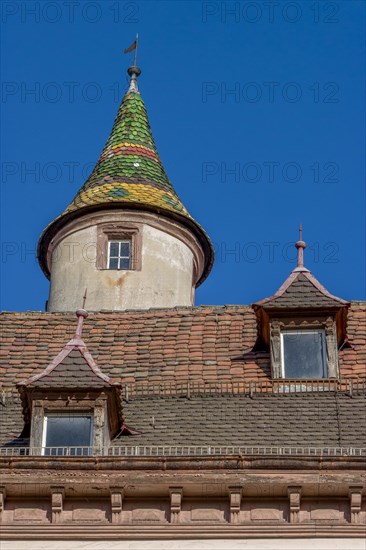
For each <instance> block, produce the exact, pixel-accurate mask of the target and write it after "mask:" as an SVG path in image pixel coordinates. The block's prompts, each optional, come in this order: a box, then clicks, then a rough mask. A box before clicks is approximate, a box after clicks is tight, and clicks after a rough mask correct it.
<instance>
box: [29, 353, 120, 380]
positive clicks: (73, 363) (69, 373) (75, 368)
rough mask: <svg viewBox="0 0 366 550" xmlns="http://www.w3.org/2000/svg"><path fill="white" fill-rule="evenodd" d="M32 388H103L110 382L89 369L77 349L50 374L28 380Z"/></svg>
mask: <svg viewBox="0 0 366 550" xmlns="http://www.w3.org/2000/svg"><path fill="white" fill-rule="evenodd" d="M28 385H31V386H32V388H44V389H49V388H51V389H55V388H96V389H97V388H104V387H109V386H110V385H111V384H110V383H109V382H107V381H106V380H104V379H103V378H101V377H100V376H98V375H97V374H96V373H95V372H94V371H92V370H91V368H90V367H89V365H88V363H87V362H86V360H85V357H84V356H83V355H82V353H81V352H80V351H79V350H72V351H71V352H70V353H69V355H67V356H66V357H65V358H64V359H63V360H62V361H61V363H59V364H58V365H57V367H56V368H55V369H54V370H53V371H52V372H51V373H50V374H48V375H47V374H43V375H42V376H41V377H40V378H36V379H35V380H34V381H30V383H29V384H28Z"/></svg>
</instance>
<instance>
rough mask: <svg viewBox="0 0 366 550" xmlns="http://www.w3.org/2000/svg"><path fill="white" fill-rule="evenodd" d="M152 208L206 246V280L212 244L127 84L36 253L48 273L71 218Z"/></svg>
mask: <svg viewBox="0 0 366 550" xmlns="http://www.w3.org/2000/svg"><path fill="white" fill-rule="evenodd" d="M112 207H114V208H115V207H118V208H134V209H138V210H152V211H155V212H157V213H159V214H165V215H167V216H168V217H173V218H174V219H177V220H178V221H180V222H182V223H183V224H184V225H187V226H188V227H189V228H190V229H191V230H192V231H193V233H194V234H195V235H196V237H197V238H198V240H199V241H200V242H201V245H202V247H203V250H204V252H205V259H206V265H205V270H204V274H203V276H202V277H201V280H200V282H202V281H203V280H204V279H205V278H206V277H207V275H208V273H209V271H210V270H211V266H212V263H213V248H212V245H211V242H210V239H209V237H208V236H207V235H206V233H205V232H204V230H203V229H202V227H201V226H200V225H199V224H198V223H197V222H196V221H195V220H194V219H193V218H192V217H191V216H190V214H189V213H188V211H187V210H186V208H185V207H184V206H183V204H182V202H181V200H180V198H179V197H178V195H177V193H176V191H175V190H174V188H173V185H172V183H171V182H170V180H169V178H168V176H167V175H166V172H165V170H164V167H163V164H162V162H161V160H160V157H159V154H158V152H157V149H156V145H155V142H154V138H153V135H152V131H151V128H150V123H149V120H148V116H147V112H146V107H145V104H144V101H143V99H142V98H141V96H140V93H139V92H138V91H136V90H134V89H132V90H131V89H129V90H128V91H127V93H126V94H125V96H124V98H123V100H122V103H121V106H120V108H119V110H118V113H117V116H116V119H115V121H114V125H113V128H112V131H111V134H110V136H109V138H108V140H107V143H106V145H105V147H104V149H103V152H102V154H101V156H100V158H99V160H98V162H97V164H96V166H95V168H94V170H93V172H92V173H91V175H90V176H89V177H88V179H87V180H86V182H85V183H84V185H83V186H82V188H81V189H80V191H79V192H78V193H77V194H76V196H75V198H74V199H73V201H72V202H71V204H70V205H69V206H68V207H67V208H66V210H65V211H64V212H63V214H62V215H61V216H59V217H58V218H56V219H55V220H54V221H53V222H52V223H51V224H50V225H49V226H48V227H47V228H46V229H45V231H44V232H43V234H42V236H41V238H40V241H39V245H38V257H39V260H40V264H41V267H42V269H43V271H44V272H45V274H46V275H47V276H49V271H48V267H47V262H46V254H47V247H48V243H49V242H50V240H51V238H52V236H53V235H54V233H55V232H56V231H57V230H58V229H59V228H60V227H61V226H62V225H64V224H65V223H66V222H67V221H68V220H70V219H72V218H75V217H76V216H79V215H82V214H83V213H84V212H86V211H90V210H96V209H98V208H99V209H100V208H112Z"/></svg>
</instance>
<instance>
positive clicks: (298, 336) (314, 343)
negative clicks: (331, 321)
mask: <svg viewBox="0 0 366 550" xmlns="http://www.w3.org/2000/svg"><path fill="white" fill-rule="evenodd" d="M282 337H283V358H284V366H285V378H324V376H326V372H325V371H326V369H325V364H324V348H323V346H324V339H323V333H322V332H320V331H314V332H305V331H303V332H288V333H283V335H282Z"/></svg>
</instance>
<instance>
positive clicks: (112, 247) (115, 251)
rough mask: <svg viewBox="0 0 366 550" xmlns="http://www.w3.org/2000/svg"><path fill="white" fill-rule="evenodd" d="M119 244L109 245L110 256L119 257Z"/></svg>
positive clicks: (112, 243)
mask: <svg viewBox="0 0 366 550" xmlns="http://www.w3.org/2000/svg"><path fill="white" fill-rule="evenodd" d="M118 249H119V243H114V242H110V243H109V255H110V256H118V252H119V251H118Z"/></svg>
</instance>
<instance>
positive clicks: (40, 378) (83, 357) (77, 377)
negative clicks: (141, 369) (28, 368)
mask: <svg viewBox="0 0 366 550" xmlns="http://www.w3.org/2000/svg"><path fill="white" fill-rule="evenodd" d="M76 315H77V317H78V325H77V329H76V333H75V336H74V337H73V338H72V339H71V340H70V341H69V342H68V343H67V344H66V345H65V346H64V347H63V348H62V350H61V351H60V353H59V354H58V355H57V356H56V357H55V358H54V359H53V360H52V361H51V363H49V365H48V366H47V367H46V368H45V369H44V370H43V371H42V372H40V373H38V374H36V375H34V376H31V377H30V378H28V379H27V380H23V381H21V382H18V384H17V386H18V387H19V388H27V387H29V388H38V389H47V390H52V389H83V390H84V389H87V388H92V389H96V390H97V389H102V388H111V387H115V388H116V387H117V386H118V387H120V385H119V384H114V383H112V382H111V381H110V378H109V376H107V375H106V374H103V373H102V371H101V370H100V369H99V367H98V366H97V365H96V363H95V361H94V359H93V357H92V356H91V354H90V352H89V351H88V348H87V347H86V345H85V343H84V341H83V340H82V338H81V334H82V332H81V331H82V324H83V320H84V319H85V318H86V317H87V315H88V314H87V312H86V311H85V310H83V309H79V310H78V311H77V312H76Z"/></svg>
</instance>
